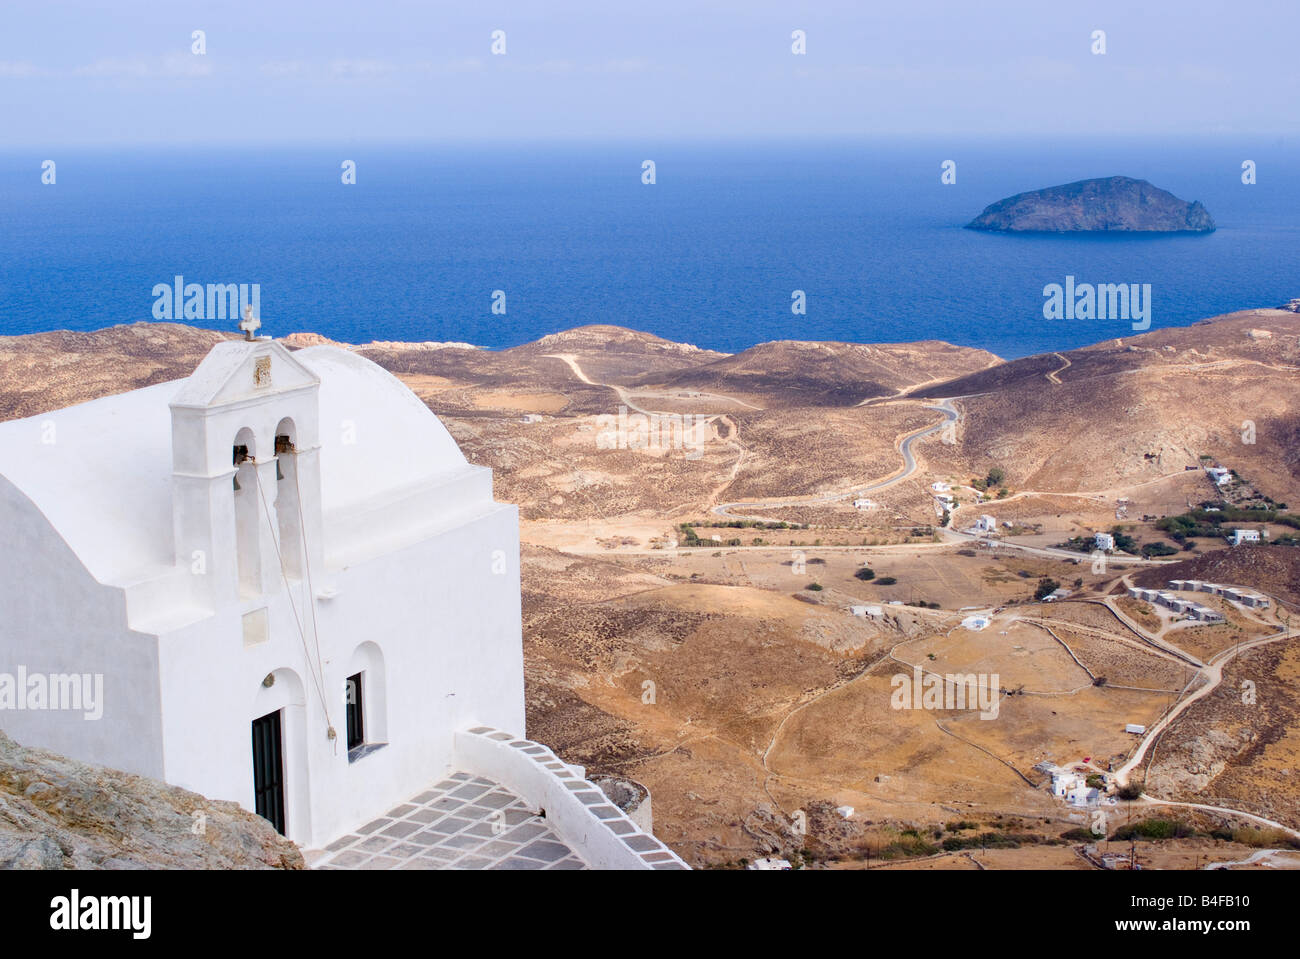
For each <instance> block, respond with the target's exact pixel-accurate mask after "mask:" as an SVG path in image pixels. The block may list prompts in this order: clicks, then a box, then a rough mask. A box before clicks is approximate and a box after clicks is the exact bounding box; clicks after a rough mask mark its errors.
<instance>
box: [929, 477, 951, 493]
mask: <svg viewBox="0 0 1300 959" xmlns="http://www.w3.org/2000/svg"><path fill="white" fill-rule="evenodd" d="M930 489H932V490H934V491H935V492H936V493H946V492H948V490H950V489H952V486H950V485H949V484H948V483H945V482H943V480H938V481H937V482H934V483H931V484H930Z"/></svg>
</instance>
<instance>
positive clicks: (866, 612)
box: [849, 606, 883, 619]
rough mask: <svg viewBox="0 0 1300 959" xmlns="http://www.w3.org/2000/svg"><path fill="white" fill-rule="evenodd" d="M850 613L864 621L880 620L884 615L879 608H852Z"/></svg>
mask: <svg viewBox="0 0 1300 959" xmlns="http://www.w3.org/2000/svg"><path fill="white" fill-rule="evenodd" d="M849 612H850V613H852V614H853V615H854V616H858V617H861V618H863V619H879V618H880V617H881V615H882V613H883V611H882V610H881V608H880V607H879V606H850V607H849Z"/></svg>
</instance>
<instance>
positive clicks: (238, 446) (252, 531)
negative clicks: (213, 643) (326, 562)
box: [231, 427, 262, 596]
mask: <svg viewBox="0 0 1300 959" xmlns="http://www.w3.org/2000/svg"><path fill="white" fill-rule="evenodd" d="M256 461H257V443H256V438H255V437H254V436H253V431H252V430H250V429H248V428H247V427H245V428H244V429H242V430H240V431H239V433H238V434H236V436H235V442H234V446H233V448H232V451H231V463H232V465H233V466H234V467H235V478H234V482H233V484H232V486H233V488H234V496H235V557H236V563H237V564H238V567H239V593H240V595H241V596H256V595H258V594H259V593H260V592H261V577H262V555H261V550H260V549H259V548H258V536H257V530H258V525H259V522H260V520H259V517H260V515H261V513H260V511H261V504H260V503H258V494H257V473H256V470H257V466H256Z"/></svg>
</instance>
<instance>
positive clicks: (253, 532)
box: [0, 330, 682, 868]
mask: <svg viewBox="0 0 1300 959" xmlns="http://www.w3.org/2000/svg"><path fill="white" fill-rule="evenodd" d="M0 529H3V530H4V531H5V538H6V549H5V550H3V551H2V552H0V609H3V610H4V614H3V616H0V660H2V662H3V663H4V664H5V666H4V668H5V669H12V670H15V671H19V670H21V672H22V674H23V675H24V676H25V677H26V683H25V684H24V685H26V686H29V684H30V683H31V682H32V681H33V678H38V679H39V678H41V677H45V678H46V687H45V688H46V692H45V694H44V695H42V696H41V697H39V699H40V700H42V702H36V700H35V698H34V696H33V694H32V693H31V691H30V686H29V688H28V689H27V690H24V689H19V690H17V693H18V695H19V697H20V698H23V702H22V707H23V708H18V705H17V704H15V703H14V702H12V698H13V694H14V692H15V690H14V688H13V685H12V684H10V687H9V692H10V700H11V701H9V702H6V701H5V697H4V694H3V683H0V727H3V728H4V729H5V730H6V732H8V733H9V734H10V735H12V736H13V738H14V739H16V740H17V741H19V742H21V743H23V744H25V745H30V746H40V747H44V748H48V749H52V750H55V751H57V752H60V753H64V754H66V755H68V756H72V757H75V758H77V759H81V760H85V761H88V762H94V763H99V764H103V765H107V766H111V767H114V768H117V769H123V770H127V771H129V772H134V773H139V774H142V775H145V776H150V777H154V778H157V779H161V780H165V781H166V782H169V783H173V784H175V785H179V786H183V787H185V788H188V789H191V790H194V791H195V792H198V793H201V794H203V795H205V796H208V797H210V798H213V799H225V800H233V801H235V802H238V803H240V804H241V805H243V806H244V807H246V808H248V809H250V810H254V811H256V812H258V813H260V814H261V815H263V816H265V817H266V818H267V819H269V820H270V821H271V822H272V823H273V824H274V825H275V826H276V828H277V829H278V830H279V831H280V832H282V833H284V834H285V835H287V836H288V837H289V838H290V839H293V840H295V841H296V842H298V843H299V844H300V845H303V846H305V847H323V846H325V845H326V844H328V843H331V842H333V841H335V840H336V839H337V838H338V837H340V836H345V835H346V834H348V833H349V832H350V831H352V830H356V829H358V828H359V827H360V826H361V825H362V824H365V823H367V822H369V821H371V820H374V819H376V818H377V817H382V816H384V815H390V814H391V812H390V811H391V810H393V809H394V807H399V806H400V805H401V804H402V802H403V801H404V800H405V799H407V798H408V797H411V796H414V795H416V794H417V793H420V792H422V791H423V790H425V789H426V788H427V787H429V786H430V785H431V784H433V783H435V782H437V781H439V780H447V781H448V782H451V783H455V784H456V785H455V786H454V787H453V786H448V787H447V788H448V789H453V788H454V789H457V790H461V791H462V792H466V793H468V792H473V790H474V788H478V785H477V780H479V779H482V780H483V781H484V782H490V783H500V784H504V787H503V788H504V789H505V790H506V792H505V793H503V794H505V795H510V796H514V797H516V798H517V800H518V802H519V803H521V804H523V805H526V806H529V807H531V808H532V809H534V810H535V809H538V808H542V807H543V806H544V807H545V808H546V810H547V812H548V817H549V818H548V820H547V822H548V825H549V827H550V828H553V829H555V830H557V831H560V832H564V831H565V830H567V836H562V837H561V838H562V839H565V840H566V841H568V842H569V843H570V844H571V845H572V846H573V847H574V851H575V854H576V857H577V859H578V860H580V861H581V863H585V864H587V865H591V866H600V865H605V866H611V865H616V866H622V867H624V868H629V867H640V868H651V867H653V868H682V867H681V864H680V860H679V859H677V857H676V856H675V855H673V854H671V852H669V851H667V850H666V849H665V848H664V847H663V846H662V844H659V843H658V841H657V840H654V839H653V837H647V836H645V834H644V833H643V832H642V831H641V830H640V829H637V828H635V827H634V826H633V825H632V824H631V823H630V821H628V819H627V817H626V816H624V815H623V814H622V813H620V812H619V811H618V810H617V809H614V808H613V807H612V806H608V805H605V804H604V799H603V797H601V796H600V794H599V792H597V791H594V790H595V787H593V786H591V785H590V784H588V783H585V782H584V781H583V780H582V779H581V770H576V769H574V768H572V767H568V766H567V765H566V764H564V763H562V762H559V761H558V760H557V759H556V757H555V756H554V754H553V753H551V752H550V751H549V750H547V749H546V748H545V747H542V746H540V745H538V744H535V743H530V742H529V741H527V740H523V739H521V738H520V735H521V734H522V733H523V732H524V677H523V651H522V636H521V620H520V578H519V526H518V512H517V509H516V507H514V506H512V505H509V504H505V503H498V502H496V501H495V500H494V499H493V496H492V473H491V471H490V470H488V469H486V468H484V467H481V466H475V465H473V464H471V463H469V462H467V461H466V459H465V457H464V455H463V454H462V453H461V451H460V449H459V448H458V446H457V444H456V441H455V440H454V439H453V438H452V436H451V434H450V433H448V431H447V429H446V428H445V427H444V426H443V424H442V423H441V422H439V420H438V418H437V417H436V416H434V414H433V413H432V412H430V410H429V409H428V407H426V406H425V404H424V403H423V402H421V401H420V400H419V399H418V398H417V397H416V396H415V395H414V394H413V393H412V392H411V391H410V390H408V389H407V388H406V387H405V386H404V385H402V383H401V382H399V381H398V380H397V379H396V378H395V377H393V376H392V375H390V374H389V373H388V372H386V371H385V370H383V369H381V368H380V367H378V366H376V365H375V364H374V363H371V362H370V361H368V360H366V359H364V358H362V357H360V356H358V355H356V354H354V353H352V352H349V351H347V350H344V349H339V348H335V347H330V346H314V347H311V348H309V349H304V350H301V351H298V352H290V351H289V350H288V349H287V348H285V347H284V346H283V345H281V344H279V343H276V342H273V341H271V340H270V339H268V338H265V337H263V338H258V339H253V338H252V337H251V330H250V336H249V338H248V339H245V340H238V341H228V342H224V343H221V344H219V345H217V346H216V347H215V348H214V349H213V350H212V351H211V352H210V353H209V354H208V356H207V357H206V358H205V359H204V360H203V361H202V363H200V364H199V366H198V368H197V369H196V370H195V371H194V373H193V374H192V375H191V376H189V377H188V378H186V379H183V380H178V381H173V382H168V383H160V384H158V385H155V386H149V387H146V388H144V389H138V390H133V391H131V392H128V393H123V394H120V395H117V396H110V397H105V398H103V399H98V400H94V401H92V402H89V403H82V404H80V405H77V406H72V407H68V408H66V409H61V410H57V411H54V412H52V413H48V414H44V415H41V416H37V417H32V418H29V419H21V420H13V421H10V422H6V423H0ZM57 677H88V679H87V685H85V686H84V689H86V690H93V689H95V688H96V686H97V684H102V686H100V687H99V688H100V689H102V694H101V695H100V696H98V697H96V698H97V699H99V702H98V703H97V704H95V708H94V709H86V708H54V707H67V706H68V705H69V701H68V699H69V695H64V697H63V698H64V701H61V702H54V701H53V700H52V699H51V697H50V695H49V692H50V689H51V687H50V686H49V683H55V684H61V685H56V687H55V688H59V689H62V691H63V694H70V690H71V688H72V687H71V686H69V685H67V684H66V683H63V681H62V680H59V679H58V678H57ZM24 694H25V698H24ZM80 705H82V706H83V707H84V705H85V704H84V703H83V704H80ZM96 712H97V713H98V715H93V713H96ZM448 777H452V778H450V779H449V778H448ZM471 781H473V782H471ZM587 797H590V798H587ZM512 801H514V800H512ZM412 808H413V807H412ZM595 809H600V810H607V811H601V812H593V811H592V810H595ZM418 827H419V824H416V825H415V826H414V827H413V828H418ZM399 831H400V830H399ZM638 836H640V837H641V838H639V839H637V838H635V837H638ZM629 844H631V845H629ZM652 855H653V856H656V857H657V858H655V859H654V860H653V861H652V860H650V859H649V858H647V857H648V856H652ZM668 862H672V863H673V864H672V865H668V866H663V865H660V863H668Z"/></svg>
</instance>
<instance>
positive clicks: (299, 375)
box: [172, 340, 320, 407]
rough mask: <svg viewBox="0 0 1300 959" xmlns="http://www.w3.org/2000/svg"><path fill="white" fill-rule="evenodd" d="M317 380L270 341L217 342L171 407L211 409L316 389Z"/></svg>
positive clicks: (288, 354)
mask: <svg viewBox="0 0 1300 959" xmlns="http://www.w3.org/2000/svg"><path fill="white" fill-rule="evenodd" d="M319 385H320V379H319V378H318V377H317V376H316V374H315V373H313V372H312V371H311V370H309V369H308V368H307V367H305V366H304V365H303V364H302V363H300V362H298V361H297V360H296V359H294V356H293V354H292V353H290V352H289V350H287V349H285V347H283V346H281V345H280V344H279V343H276V342H274V341H270V340H254V341H252V342H249V341H247V340H232V341H230V342H227V343H220V344H218V345H217V346H216V347H215V348H213V350H212V352H210V353H209V354H208V355H207V356H206V357H205V358H204V359H203V362H202V363H200V364H199V365H198V368H197V369H195V371H194V372H193V373H192V374H190V376H189V378H188V379H186V381H185V385H184V386H183V387H181V391H180V392H179V393H178V394H177V396H176V398H175V399H174V400H173V401H172V406H192V407H214V406H226V405H228V404H232V403H239V402H243V401H245V400H251V399H258V398H260V397H264V396H274V395H275V394H277V393H288V392H292V391H294V390H298V389H301V388H303V387H310V386H319Z"/></svg>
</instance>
